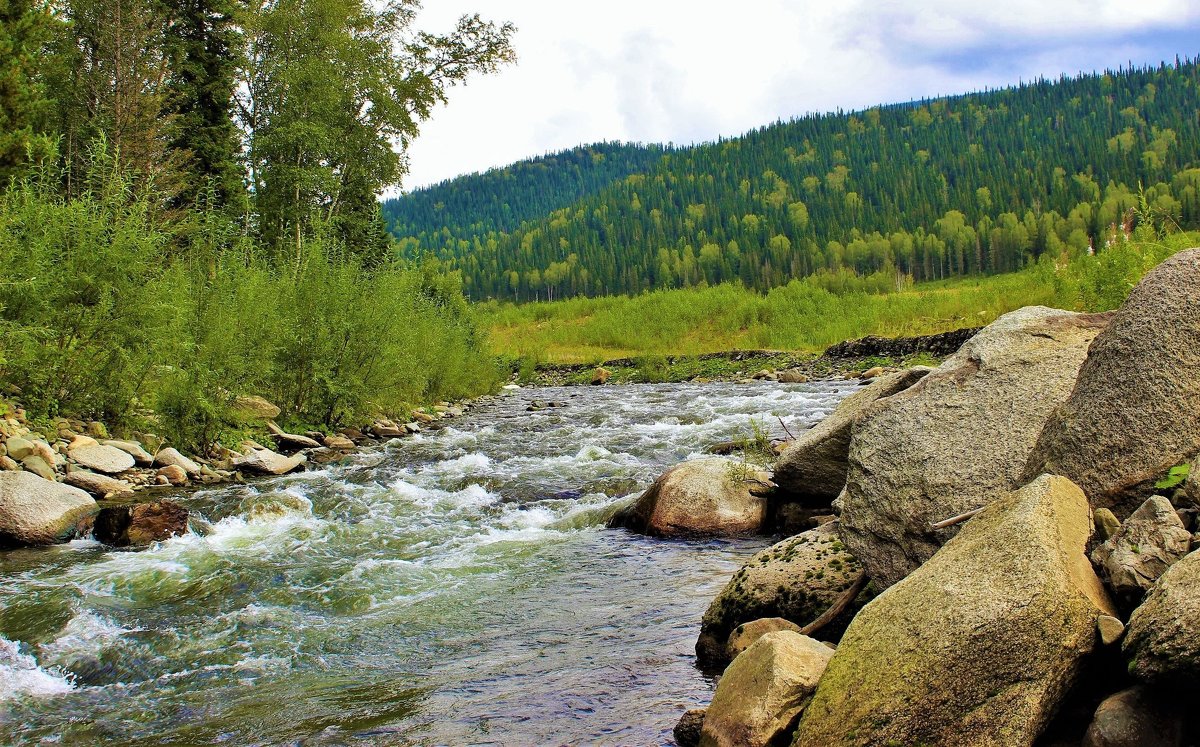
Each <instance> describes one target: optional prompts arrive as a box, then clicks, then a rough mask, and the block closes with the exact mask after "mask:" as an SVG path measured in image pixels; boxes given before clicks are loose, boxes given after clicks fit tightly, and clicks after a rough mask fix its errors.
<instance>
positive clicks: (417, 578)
mask: <svg viewBox="0 0 1200 747" xmlns="http://www.w3.org/2000/svg"><path fill="white" fill-rule="evenodd" d="M839 388H840V389H841V390H842V391H841V392H839V391H838V389H839ZM846 391H847V385H846V384H845V383H841V384H839V383H835V382H816V383H810V384H773V383H755V384H662V385H628V386H610V387H596V388H561V389H526V390H521V391H518V392H513V393H509V394H506V395H504V396H500V397H496V398H494V399H491V400H488V401H486V402H484V403H482V404H481V405H480V406H478V407H476V408H473V409H472V410H471V411H470V412H469V413H468V414H467V415H466V416H464V417H462V418H458V419H455V420H453V421H448V422H447V423H446V424H445V425H444V426H443V427H441V428H439V429H436V430H427V431H426V432H425V433H422V434H419V435H417V436H414V437H411V438H408V439H405V440H402V441H393V442H391V443H389V444H387V445H384V446H381V447H379V448H377V449H371V450H366V451H362V452H359V453H357V454H355V455H354V456H352V457H351V458H350V459H349V460H348V461H347V462H345V463H342V464H339V465H337V466H330V467H325V468H322V469H318V470H311V471H308V472H304V473H300V474H297V475H291V476H287V477H283V478H279V479H275V480H270V481H263V482H255V483H252V484H249V485H235V486H222V487H220V488H217V489H212V490H204V491H200V492H193V493H189V494H186V495H182V496H179V497H178V500H180V502H182V503H184V504H185V505H187V507H188V508H189V509H190V510H191V511H192V513H193V515H194V516H195V517H197V520H196V521H195V522H194V525H195V527H196V528H197V529H198V530H199V531H197V532H195V533H190V534H188V535H186V536H182V537H176V538H173V539H170V540H168V541H166V542H163V543H160V544H157V545H154V546H152V547H149V548H143V549H138V550H115V549H112V548H106V547H103V546H101V545H99V544H97V543H95V542H92V541H89V540H80V541H75V542H72V543H70V544H67V545H62V546H57V547H52V548H39V549H30V550H16V551H9V552H7V553H0V744H12V745H27V744H28V745H35V744H63V745H103V744H120V745H202V744H203V745H208V744H229V745H239V746H241V745H277V744H294V745H565V744H571V745H668V744H673V742H672V740H671V734H670V732H671V727H672V726H673V725H674V723H675V721H676V720H677V719H678V718H679V716H680V714H681V713H682V712H683V711H684V710H685V709H687V708H689V707H694V706H695V705H697V704H703V703H705V702H707V701H708V700H709V699H710V697H711V694H712V687H713V682H712V680H711V679H710V678H708V677H706V676H705V675H703V674H702V673H700V672H699V671H698V670H697V669H696V668H695V666H694V656H693V648H692V647H693V644H694V642H695V639H696V635H697V633H698V632H699V625H700V617H701V615H702V614H703V612H704V609H705V608H706V607H707V605H708V603H709V602H710V601H711V599H712V598H713V596H714V595H715V594H716V593H717V591H719V590H720V588H721V586H723V585H724V583H725V582H726V581H727V580H728V578H729V577H730V575H731V574H732V573H733V572H734V571H735V570H736V569H737V568H738V566H739V565H741V563H742V562H744V561H745V560H746V559H747V558H748V557H749V556H750V555H751V554H753V553H754V552H756V551H757V550H759V549H761V548H762V547H763V546H765V545H766V544H767V543H769V542H770V539H769V538H760V539H746V540H711V541H664V540H655V539H649V538H646V537H641V536H637V535H633V534H630V533H628V532H626V531H624V530H609V529H605V528H604V521H605V519H606V518H607V516H608V515H609V514H610V513H611V512H612V511H613V510H614V509H615V508H616V507H617V506H618V505H619V504H621V503H622V502H623V501H625V500H626V499H628V497H629V496H631V495H636V493H637V492H638V491H640V490H641V489H643V488H645V487H646V486H647V485H648V484H649V483H650V482H651V481H652V480H653V479H654V477H656V476H657V475H658V474H660V473H661V472H662V471H663V470H664V469H665V468H667V467H669V466H671V465H673V464H675V463H677V462H679V461H682V460H684V459H687V458H690V457H697V456H701V455H703V454H704V453H705V451H706V449H707V447H709V446H711V445H712V444H714V443H717V442H720V441H726V440H730V439H733V438H738V437H745V436H748V435H749V434H750V432H751V429H752V428H753V427H754V426H755V424H757V425H758V427H760V428H765V429H766V430H767V431H769V432H771V433H772V434H774V435H781V434H782V432H783V430H782V426H781V424H780V422H779V418H782V420H783V422H784V423H786V425H787V429H788V430H790V431H791V432H792V433H796V432H798V431H799V430H803V429H804V428H807V427H810V426H811V425H812V424H813V423H815V422H817V421H818V420H820V419H821V418H822V417H824V416H825V415H826V414H828V412H829V411H830V410H831V409H832V408H833V406H834V405H835V404H836V403H837V401H838V399H840V397H841V396H842V395H843V394H844V393H846ZM535 401H538V402H541V403H548V402H554V403H560V404H562V405H563V406H561V407H552V408H545V409H540V410H536V411H530V410H529V408H530V406H531V405H532V404H533V403H534V402H535Z"/></svg>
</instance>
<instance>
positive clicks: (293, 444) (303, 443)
mask: <svg viewBox="0 0 1200 747" xmlns="http://www.w3.org/2000/svg"><path fill="white" fill-rule="evenodd" d="M267 430H269V431H270V432H271V435H272V436H274V438H275V443H277V444H279V446H280V447H281V448H284V449H294V450H299V449H319V448H321V444H320V443H318V442H317V441H316V439H313V438H310V437H308V436H301V435H300V434H298V433H288V432H287V431H285V430H283V429H282V428H280V427H279V426H277V425H275V423H267Z"/></svg>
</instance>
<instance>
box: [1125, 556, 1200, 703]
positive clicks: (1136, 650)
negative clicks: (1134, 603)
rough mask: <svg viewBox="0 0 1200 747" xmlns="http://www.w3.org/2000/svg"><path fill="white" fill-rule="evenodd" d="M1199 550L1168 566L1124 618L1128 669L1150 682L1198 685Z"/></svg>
mask: <svg viewBox="0 0 1200 747" xmlns="http://www.w3.org/2000/svg"><path fill="white" fill-rule="evenodd" d="M1197 631H1200V552H1193V553H1191V554H1189V555H1188V556H1187V557H1185V558H1184V559H1183V560H1181V561H1179V562H1178V563H1176V564H1175V565H1173V566H1171V567H1170V568H1168V569H1167V572H1166V573H1164V574H1163V575H1162V577H1161V578H1160V579H1158V583H1157V584H1155V585H1154V588H1152V589H1151V590H1150V593H1149V594H1147V595H1146V600H1145V601H1144V602H1142V604H1141V606H1140V607H1138V608H1137V609H1136V610H1134V612H1133V615H1132V616H1131V617H1130V618H1129V627H1128V630H1127V632H1126V633H1125V643H1124V644H1123V650H1124V651H1125V654H1126V656H1127V657H1128V658H1129V671H1130V673H1131V674H1133V675H1134V676H1135V677H1137V678H1138V679H1140V680H1142V681H1144V682H1149V683H1163V684H1169V685H1183V686H1186V687H1192V688H1200V635H1198V634H1197Z"/></svg>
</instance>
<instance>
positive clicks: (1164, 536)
mask: <svg viewBox="0 0 1200 747" xmlns="http://www.w3.org/2000/svg"><path fill="white" fill-rule="evenodd" d="M1191 544H1192V533H1191V532H1189V531H1188V530H1187V529H1184V527H1183V522H1182V521H1180V520H1179V515H1178V514H1176V513H1175V509H1174V507H1172V506H1171V503H1170V501H1168V500H1167V499H1166V498H1162V497H1159V496H1154V497H1152V498H1150V499H1149V500H1147V501H1146V502H1145V503H1143V504H1142V506H1141V508H1139V509H1138V510H1137V511H1134V512H1133V514H1131V515H1130V517H1129V518H1128V519H1126V520H1125V523H1124V524H1122V525H1121V527H1120V528H1119V529H1117V531H1116V532H1115V533H1114V534H1113V535H1112V537H1110V538H1109V539H1108V540H1106V541H1105V542H1104V543H1103V544H1102V545H1100V546H1099V547H1097V548H1096V549H1095V550H1094V551H1092V563H1094V564H1095V565H1096V567H1097V568H1098V569H1099V570H1100V576H1101V578H1103V579H1104V581H1105V582H1106V583H1107V584H1108V587H1109V589H1111V590H1112V591H1113V593H1114V594H1115V595H1116V597H1117V598H1118V599H1119V600H1121V601H1123V602H1126V603H1130V604H1136V603H1137V602H1138V601H1140V600H1141V598H1142V596H1143V595H1144V594H1145V593H1146V591H1147V590H1149V589H1150V587H1152V586H1153V585H1154V582H1155V581H1158V578H1159V576H1161V575H1162V574H1163V573H1165V572H1166V570H1167V568H1170V567H1171V565H1172V564H1174V563H1175V562H1176V561H1178V560H1179V559H1180V558H1182V557H1183V556H1184V555H1187V553H1188V549H1189V548H1190V546H1191Z"/></svg>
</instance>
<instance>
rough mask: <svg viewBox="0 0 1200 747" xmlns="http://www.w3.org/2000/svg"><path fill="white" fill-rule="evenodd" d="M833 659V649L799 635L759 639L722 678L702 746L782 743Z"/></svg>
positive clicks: (745, 746)
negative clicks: (831, 658)
mask: <svg viewBox="0 0 1200 747" xmlns="http://www.w3.org/2000/svg"><path fill="white" fill-rule="evenodd" d="M831 656H833V649H832V648H830V647H829V646H826V645H825V644H824V643H820V642H819V641H814V640H813V639H812V638H809V637H808V636H803V635H800V634H799V633H793V632H791V631H786V630H784V631H777V632H775V633H768V634H767V635H765V636H763V637H762V638H759V639H758V640H757V641H756V642H755V643H754V645H753V646H751V647H750V648H748V649H746V650H745V651H744V652H743V653H742V654H741V655H740V656H738V657H737V658H736V659H734V660H733V663H732V664H730V665H729V668H728V669H726V670H725V674H724V675H722V676H721V681H720V682H719V683H718V684H717V690H716V692H715V693H713V699H712V703H711V704H710V705H709V706H708V712H707V713H706V714H705V716H704V727H703V728H702V730H701V732H700V747H768V745H775V744H779V743H780V742H781V741H782V740H784V739H786V738H787V735H789V734H791V732H792V730H793V729H794V728H795V725H796V720H797V719H798V718H799V717H800V714H801V713H803V711H804V707H805V706H806V705H808V702H809V700H810V699H811V698H812V694H813V691H814V690H816V689H817V682H818V681H819V680H820V679H821V674H822V673H823V672H824V671H825V667H826V665H827V664H828V663H829V659H830V657H831Z"/></svg>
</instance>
